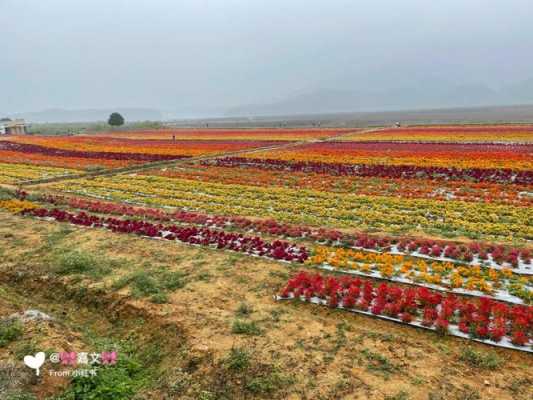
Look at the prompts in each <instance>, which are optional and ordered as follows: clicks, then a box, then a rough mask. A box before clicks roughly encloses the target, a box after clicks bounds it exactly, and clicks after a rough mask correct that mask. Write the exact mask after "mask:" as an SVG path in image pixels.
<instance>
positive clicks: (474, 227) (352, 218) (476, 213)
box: [51, 175, 533, 241]
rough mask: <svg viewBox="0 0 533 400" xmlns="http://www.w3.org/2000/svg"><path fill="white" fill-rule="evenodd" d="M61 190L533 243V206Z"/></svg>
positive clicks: (178, 185) (143, 179) (121, 182)
mask: <svg viewBox="0 0 533 400" xmlns="http://www.w3.org/2000/svg"><path fill="white" fill-rule="evenodd" d="M51 187H52V188H54V189H57V190H61V191H66V192H71V193H76V194H82V195H88V196H93V197H98V198H109V199H112V200H117V201H126V202H132V203H138V204H144V205H151V206H167V207H177V208H183V209H189V210H197V211H203V212H208V213H215V214H224V215H240V216H252V217H272V218H275V219H277V220H278V221H281V222H288V223H294V224H306V225H313V226H333V227H336V228H357V229H358V230H374V231H376V230H380V231H384V232H391V233H397V232H413V233H417V232H424V233H428V234H433V235H435V234H436V235H449V234H450V233H453V234H456V235H461V236H469V237H473V238H481V237H484V238H487V239H494V238H496V239H498V240H500V241H505V240H509V241H512V240H520V239H521V240H528V239H533V226H531V224H529V223H527V222H525V221H532V220H533V209H531V208H527V207H513V206H509V205H498V204H491V203H469V202H462V201H439V200H433V199H402V198H392V197H380V196H365V195H357V194H339V193H333V192H320V191H316V190H310V189H305V190H304V189H301V190H295V189H290V188H282V187H256V186H248V185H229V184H219V183H211V182H201V181H194V180H186V179H175V178H167V177H162V176H136V175H120V176H113V177H97V178H94V179H79V180H73V181H69V182H59V183H57V184H54V185H52V186H51Z"/></svg>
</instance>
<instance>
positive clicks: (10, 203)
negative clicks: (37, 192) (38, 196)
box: [0, 199, 39, 214]
mask: <svg viewBox="0 0 533 400" xmlns="http://www.w3.org/2000/svg"><path fill="white" fill-rule="evenodd" d="M36 208H39V206H38V205H37V204H35V203H32V202H31V201H27V200H17V199H10V200H0V209H3V210H7V211H9V212H12V213H14V214H18V213H21V212H23V211H27V210H34V209H36Z"/></svg>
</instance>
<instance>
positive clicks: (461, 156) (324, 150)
mask: <svg viewBox="0 0 533 400" xmlns="http://www.w3.org/2000/svg"><path fill="white" fill-rule="evenodd" d="M532 152H533V144H490V143H476V144H467V143H397V142H342V141H329V142H321V143H308V144H305V145H303V146H298V147H292V148H285V149H275V150H270V151H263V152H258V153H256V154H253V155H249V157H251V158H259V159H269V160H272V159H275V160H285V161H293V162H295V161H296V162H325V163H338V164H348V165H350V164H352V165H353V164H363V165H388V166H416V167H432V168H437V170H438V168H444V169H447V168H448V167H450V166H454V167H455V168H458V169H473V170H476V169H512V170H531V169H533V159H532V157H531V153H532Z"/></svg>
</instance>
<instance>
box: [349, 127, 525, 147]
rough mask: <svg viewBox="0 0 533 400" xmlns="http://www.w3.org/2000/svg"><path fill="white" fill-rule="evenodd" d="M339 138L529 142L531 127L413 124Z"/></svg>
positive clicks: (451, 141)
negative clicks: (412, 125) (413, 125)
mask: <svg viewBox="0 0 533 400" xmlns="http://www.w3.org/2000/svg"><path fill="white" fill-rule="evenodd" d="M342 140H348V141H386V142H389V141H398V142H440V143H511V144H512V143H533V126H531V125H471V126H464V125H459V126H450V125H448V126H415V127H406V128H399V129H398V128H389V129H381V130H378V131H374V132H364V133H355V134H353V135H348V136H345V137H343V138H342Z"/></svg>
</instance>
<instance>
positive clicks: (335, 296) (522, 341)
mask: <svg viewBox="0 0 533 400" xmlns="http://www.w3.org/2000/svg"><path fill="white" fill-rule="evenodd" d="M280 295H281V297H283V298H290V297H291V296H294V297H296V298H301V299H305V300H307V301H309V300H311V299H313V298H318V299H322V300H325V301H326V302H327V304H328V305H329V306H330V307H332V308H337V307H339V306H342V307H343V308H347V309H357V310H361V311H365V312H371V313H372V314H374V315H383V316H387V317H389V318H393V319H396V320H400V321H403V322H405V323H412V322H414V321H418V322H421V324H422V325H423V326H426V327H431V328H435V329H437V330H438V331H442V332H447V331H448V330H449V329H451V328H455V329H458V330H459V331H461V332H462V333H464V334H468V335H470V336H471V337H474V338H477V339H482V340H491V341H494V342H500V341H501V340H503V339H505V340H508V341H511V342H512V343H513V344H514V345H516V346H530V345H531V341H532V338H533V307H532V306H521V305H520V306H519V305H517V306H509V305H507V304H504V303H500V302H497V301H494V300H492V299H489V298H481V299H480V300H479V301H477V302H474V301H468V300H462V299H460V298H457V297H456V296H454V295H451V294H450V295H447V296H444V295H443V294H441V293H439V292H434V291H431V290H429V289H428V288H425V287H419V288H403V287H400V286H394V285H387V284H386V283H382V284H380V285H379V286H373V285H372V283H371V282H370V281H367V280H362V279H360V278H353V277H349V276H343V277H341V278H336V277H333V276H322V275H320V274H311V273H307V272H300V273H298V274H297V275H296V276H294V277H293V278H292V279H290V280H289V281H288V283H287V285H286V286H285V288H284V289H283V290H282V291H281V294H280Z"/></svg>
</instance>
